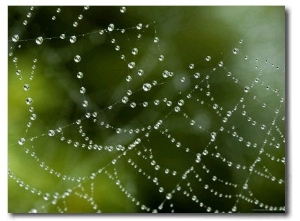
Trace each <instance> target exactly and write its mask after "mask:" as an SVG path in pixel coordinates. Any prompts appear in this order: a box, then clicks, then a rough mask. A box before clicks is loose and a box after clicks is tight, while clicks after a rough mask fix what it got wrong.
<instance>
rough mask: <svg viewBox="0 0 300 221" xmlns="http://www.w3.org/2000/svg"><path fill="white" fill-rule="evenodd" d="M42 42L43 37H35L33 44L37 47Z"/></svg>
mask: <svg viewBox="0 0 300 221" xmlns="http://www.w3.org/2000/svg"><path fill="white" fill-rule="evenodd" d="M43 41H44V39H43V37H41V36H40V37H37V38H36V39H35V43H36V44H38V45H41V44H42V43H43Z"/></svg>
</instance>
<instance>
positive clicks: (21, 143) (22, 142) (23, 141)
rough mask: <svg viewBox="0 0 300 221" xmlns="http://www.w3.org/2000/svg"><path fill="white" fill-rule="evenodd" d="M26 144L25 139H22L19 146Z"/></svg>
mask: <svg viewBox="0 0 300 221" xmlns="http://www.w3.org/2000/svg"><path fill="white" fill-rule="evenodd" d="M24 143H25V138H23V137H22V138H21V139H20V140H19V141H18V144H19V145H24Z"/></svg>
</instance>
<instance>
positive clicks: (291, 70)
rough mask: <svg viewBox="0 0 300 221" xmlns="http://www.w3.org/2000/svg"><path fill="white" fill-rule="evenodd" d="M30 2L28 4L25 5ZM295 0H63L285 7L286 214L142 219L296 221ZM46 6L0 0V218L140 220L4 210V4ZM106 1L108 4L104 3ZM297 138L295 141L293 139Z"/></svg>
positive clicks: (299, 121) (299, 82)
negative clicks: (0, 30)
mask: <svg viewBox="0 0 300 221" xmlns="http://www.w3.org/2000/svg"><path fill="white" fill-rule="evenodd" d="M29 2H30V4H29ZM297 2H298V1H295V0H288V1H279V0H275V1H261V0H260V1H259V0H251V1H248V0H247V1H233V0H231V1H226V2H224V1H220V0H218V1H216V0H209V1H190V0H185V1H177V2H174V1H172V2H170V1H167V2H163V1H161V0H151V1H144V0H143V1H136V0H134V1H124V0H110V1H105V2H104V1H84V2H83V1H81V2H79V1H65V2H63V3H64V5H83V4H87V5H285V6H286V13H287V14H286V15H287V21H288V23H287V26H286V34H287V39H286V41H287V46H288V48H287V49H286V50H287V54H286V56H287V59H286V60H287V63H286V65H287V68H286V69H287V72H288V73H287V80H288V81H287V85H286V90H287V94H288V95H289V98H288V99H287V101H288V103H287V112H286V114H287V122H288V127H287V129H286V133H288V136H287V138H288V139H287V141H286V142H287V144H288V145H287V148H288V151H287V156H286V159H287V162H288V168H287V169H288V170H289V172H288V173H287V174H286V175H287V176H288V180H289V183H288V185H287V186H288V191H287V199H288V201H287V205H286V208H287V210H288V213H287V215H285V216H283V215H279V216H277V217H276V216H273V215H270V216H260V217H258V216H213V215H211V216H208V215H202V214H199V215H192V216H189V215H186V216H182V215H176V216H159V217H157V216H149V215H148V216H144V217H143V219H153V220H154V219H155V220H156V219H165V220H171V219H172V220H173V219H176V220H178V219H180V220H181V219H182V220H183V219H184V220H199V219H203V218H204V219H210V220H222V219H244V220H248V219H249V220H250V219H256V220H261V219H263V220H265V219H272V220H273V219H275V220H278V219H288V220H299V217H300V216H299V214H300V213H299V208H298V207H299V203H298V201H297V200H298V198H300V194H299V192H300V185H299V178H298V177H299V176H300V174H299V172H298V168H300V167H299V162H300V160H299V157H300V154H299V149H300V146H299V141H298V140H296V139H297V136H299V133H298V132H299V126H300V109H299V104H300V101H299V98H298V95H299V91H298V90H299V88H300V79H299V76H300V72H299V65H300V62H299V60H300V56H299V54H300V47H299V42H300V36H299V21H300V18H299V17H300V13H299V5H298V4H297ZM44 3H46V5H49V4H50V2H43V1H26V2H24V1H21V0H11V1H8V0H4V1H3V0H2V1H1V3H0V4H1V12H0V21H1V27H2V28H3V29H5V30H4V31H2V34H1V41H0V42H1V49H2V50H1V57H2V59H1V60H2V65H1V69H2V71H1V72H2V73H1V76H2V77H3V76H4V79H1V81H0V84H1V85H0V90H1V91H0V96H1V102H2V104H1V105H0V108H1V109H0V110H1V112H0V113H1V115H0V116H1V119H0V122H1V131H0V132H1V133H0V134H1V135H2V136H1V149H2V153H1V156H2V158H3V159H1V160H0V162H1V170H0V171H1V190H2V194H1V196H2V197H1V204H0V205H1V207H0V208H1V213H0V217H1V220H12V219H16V220H29V219H30V220H32V219H39V220H40V219H43V220H55V221H59V220H71V219H72V220H81V219H82V220H86V219H88V220H96V219H97V220H99V219H101V220H117V219H122V220H138V219H139V220H140V219H141V217H140V216H126V215H125V216H122V215H118V216H107V215H106V216H104V215H102V216H12V215H10V214H8V213H7V23H8V22H7V6H8V5H44ZM107 3H109V4H107ZM51 5H62V1H61V0H59V1H57V0H52V1H51ZM297 141H298V142H297Z"/></svg>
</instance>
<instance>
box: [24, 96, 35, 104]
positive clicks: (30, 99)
mask: <svg viewBox="0 0 300 221" xmlns="http://www.w3.org/2000/svg"><path fill="white" fill-rule="evenodd" d="M32 102H33V100H32V98H30V97H29V98H27V99H26V104H27V105H31V104H32Z"/></svg>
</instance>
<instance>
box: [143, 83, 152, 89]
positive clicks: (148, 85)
mask: <svg viewBox="0 0 300 221" xmlns="http://www.w3.org/2000/svg"><path fill="white" fill-rule="evenodd" d="M151 87H152V86H151V84H149V83H145V84H144V85H143V90H144V91H150V90H151Z"/></svg>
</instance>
